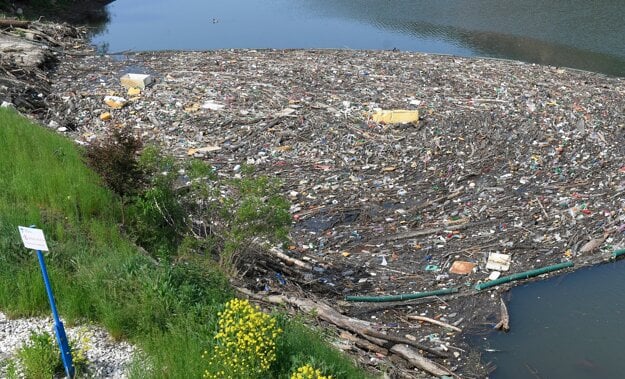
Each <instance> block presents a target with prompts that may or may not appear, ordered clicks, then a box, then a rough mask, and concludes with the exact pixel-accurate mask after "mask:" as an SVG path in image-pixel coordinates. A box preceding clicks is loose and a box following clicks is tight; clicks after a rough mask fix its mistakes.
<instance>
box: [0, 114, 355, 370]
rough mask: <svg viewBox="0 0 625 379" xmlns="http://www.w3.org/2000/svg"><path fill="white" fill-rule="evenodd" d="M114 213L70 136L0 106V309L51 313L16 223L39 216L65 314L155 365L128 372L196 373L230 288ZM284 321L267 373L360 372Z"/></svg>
mask: <svg viewBox="0 0 625 379" xmlns="http://www.w3.org/2000/svg"><path fill="white" fill-rule="evenodd" d="M119 217H120V202H119V199H117V198H116V197H115V196H114V195H112V194H111V193H110V192H109V191H108V190H106V189H104V188H103V187H102V186H101V185H100V183H99V179H98V177H97V176H96V175H95V174H94V173H93V172H91V171H90V170H89V169H88V168H86V167H85V165H84V164H83V161H82V158H81V155H80V153H79V151H78V150H77V148H76V146H74V144H73V143H72V142H71V141H68V140H66V139H64V138H62V137H60V136H58V135H56V134H55V133H53V132H50V131H48V130H45V129H43V128H41V127H38V126H36V125H33V124H31V123H29V122H27V121H26V120H25V119H23V118H22V117H21V116H19V115H17V114H15V113H14V112H12V111H7V110H3V109H0V309H2V311H4V312H5V313H8V314H10V315H12V316H16V317H17V316H26V315H38V314H47V313H49V308H48V304H47V299H46V297H45V292H44V289H43V284H42V280H41V276H40V273H39V271H38V265H37V261H36V258H35V256H34V254H32V253H31V252H28V251H26V250H25V249H24V248H23V247H22V245H21V241H20V239H19V234H18V232H17V226H18V225H31V224H35V225H37V226H38V227H40V228H42V229H43V230H44V232H45V234H46V237H47V240H48V245H49V247H50V250H51V252H50V253H49V254H48V255H47V257H46V260H47V264H48V270H49V272H50V276H51V280H52V283H53V287H54V291H55V294H56V298H57V306H58V308H59V312H60V314H61V316H62V317H63V318H64V319H65V320H66V322H69V323H72V322H83V321H85V320H87V321H93V322H97V323H100V324H103V325H104V326H105V327H106V328H107V329H108V330H109V331H110V332H111V333H112V334H113V335H114V336H117V337H124V338H129V339H131V340H132V341H133V342H135V343H136V344H137V345H138V346H140V347H141V348H142V349H143V350H144V351H145V353H146V355H147V358H146V359H148V361H149V362H150V364H151V366H152V368H153V369H152V370H151V372H150V373H146V372H145V370H144V369H143V368H141V367H139V366H137V367H136V368H135V370H134V372H133V376H134V377H137V378H144V377H163V378H196V377H200V376H201V373H202V372H203V369H204V362H203V361H202V359H201V352H202V351H204V350H205V349H207V348H209V346H210V339H211V336H212V335H213V333H214V328H215V324H216V317H217V316H216V313H217V311H218V310H219V309H221V308H222V306H223V303H224V302H225V301H227V300H228V299H229V298H231V296H232V293H231V292H230V290H229V289H228V285H227V279H226V278H225V277H224V276H223V275H222V274H221V273H220V272H219V271H218V270H216V269H215V268H214V265H213V263H212V262H210V261H206V260H204V261H200V260H198V261H195V262H193V261H191V262H186V263H185V264H179V265H176V266H169V265H166V266H162V265H157V264H155V263H154V262H153V261H152V260H151V259H149V258H147V257H145V256H143V255H141V254H139V253H137V251H136V249H135V248H134V246H133V245H132V244H131V243H129V242H128V241H127V240H126V239H124V237H123V236H122V235H121V234H120V232H119V229H118V222H119ZM282 322H283V327H284V329H285V330H286V332H285V333H284V337H283V339H282V341H281V343H280V344H279V346H280V351H279V352H278V356H279V359H278V362H277V363H276V365H275V368H274V372H273V376H275V377H287V376H288V372H289V370H290V369H291V368H292V366H293V365H296V364H298V363H301V362H305V361H310V360H312V361H314V362H317V363H318V364H319V365H321V366H324V367H327V368H328V369H330V370H331V371H332V372H333V373H334V374H335V377H340V378H362V377H364V376H365V374H364V373H363V372H361V371H359V370H358V369H357V368H355V367H354V366H353V365H352V364H351V363H350V362H349V360H347V359H345V358H344V357H343V356H342V355H341V354H340V353H338V352H337V351H335V350H333V349H330V348H329V347H328V346H327V345H326V344H325V343H323V342H322V338H321V337H320V335H319V334H317V333H316V332H312V331H310V330H308V329H307V328H305V327H303V326H302V325H301V324H299V323H297V322H292V321H288V320H283V321H282Z"/></svg>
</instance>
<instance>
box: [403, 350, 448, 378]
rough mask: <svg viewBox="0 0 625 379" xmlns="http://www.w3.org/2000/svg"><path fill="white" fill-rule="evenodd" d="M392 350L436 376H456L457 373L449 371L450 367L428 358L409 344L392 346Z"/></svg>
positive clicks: (415, 365)
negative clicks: (447, 367)
mask: <svg viewBox="0 0 625 379" xmlns="http://www.w3.org/2000/svg"><path fill="white" fill-rule="evenodd" d="M391 352H393V353H395V354H397V355H399V356H400V357H402V358H404V359H405V360H407V361H408V362H409V363H410V364H411V365H413V366H414V367H417V368H418V369H421V370H423V371H426V372H428V373H430V374H432V375H434V376H436V377H441V376H449V375H452V376H455V374H454V373H452V372H451V371H449V370H448V369H446V368H444V367H441V366H440V365H438V364H436V363H435V362H432V361H431V360H429V359H427V358H426V357H424V356H422V355H421V354H419V353H418V352H416V351H415V350H414V349H412V348H411V347H410V346H408V345H403V344H397V345H394V346H393V347H391Z"/></svg>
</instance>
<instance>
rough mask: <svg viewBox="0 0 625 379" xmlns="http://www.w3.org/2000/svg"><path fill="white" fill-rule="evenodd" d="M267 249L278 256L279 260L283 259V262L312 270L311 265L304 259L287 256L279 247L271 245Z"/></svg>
mask: <svg viewBox="0 0 625 379" xmlns="http://www.w3.org/2000/svg"><path fill="white" fill-rule="evenodd" d="M269 251H270V252H271V253H272V254H273V255H275V256H276V257H278V258H280V259H281V260H283V261H284V262H286V263H287V264H288V265H290V266H293V265H295V266H298V267H301V268H303V269H305V270H309V271H310V270H312V266H311V265H310V264H308V263H306V262H304V261H301V260H299V259H296V258H293V257H289V256H288V255H286V254H284V253H283V252H281V251H280V249H278V248H276V247H273V248H271V249H269Z"/></svg>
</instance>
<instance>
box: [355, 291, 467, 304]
mask: <svg viewBox="0 0 625 379" xmlns="http://www.w3.org/2000/svg"><path fill="white" fill-rule="evenodd" d="M456 292H458V288H445V289H442V290H436V291H427V292H416V293H404V294H401V295H389V296H345V300H347V301H361V302H369V303H383V302H386V301H403V300H411V299H418V298H420V297H428V296H438V295H449V294H451V293H456Z"/></svg>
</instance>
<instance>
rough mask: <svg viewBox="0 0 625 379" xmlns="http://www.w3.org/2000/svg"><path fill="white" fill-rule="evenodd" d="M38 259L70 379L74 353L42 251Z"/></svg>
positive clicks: (38, 254)
mask: <svg viewBox="0 0 625 379" xmlns="http://www.w3.org/2000/svg"><path fill="white" fill-rule="evenodd" d="M37 258H39V266H41V275H42V276H43V283H44V284H45V286H46V292H47V293H48V301H50V308H52V318H53V319H54V334H55V335H56V342H57V343H58V344H59V349H61V360H62V361H63V366H64V367H65V374H66V375H67V377H68V378H73V377H74V365H73V363H72V352H71V350H70V348H69V344H68V343H67V335H66V334H65V328H64V327H63V323H62V322H61V320H60V319H59V314H58V312H57V311H56V304H55V302H54V294H52V286H51V285H50V278H48V270H47V269H46V263H45V262H44V261H43V253H42V252H41V250H37Z"/></svg>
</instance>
